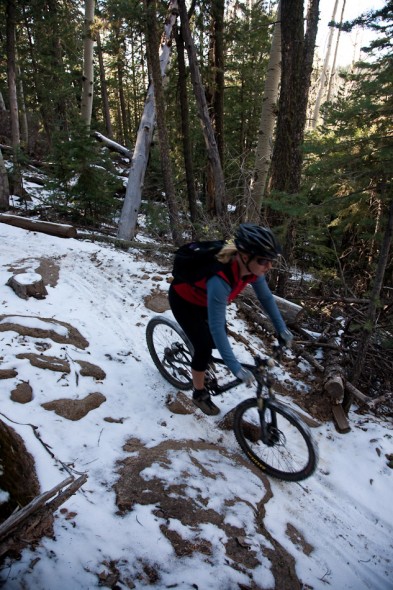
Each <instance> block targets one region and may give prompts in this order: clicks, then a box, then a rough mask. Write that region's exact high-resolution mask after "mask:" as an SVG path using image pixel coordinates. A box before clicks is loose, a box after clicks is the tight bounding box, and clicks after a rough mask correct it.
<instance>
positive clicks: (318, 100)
mask: <svg viewBox="0 0 393 590" xmlns="http://www.w3.org/2000/svg"><path fill="white" fill-rule="evenodd" d="M337 5H338V0H335V2H334V7H333V13H332V21H334V19H335V18H336V11H337ZM334 32H335V28H334V27H333V26H331V27H330V31H329V37H328V44H327V49H326V54H325V60H324V62H323V68H322V72H321V76H320V78H319V88H318V94H317V98H316V101H315V106H314V114H313V118H312V128H313V129H315V128H316V126H317V124H318V117H319V109H320V108H321V101H322V96H323V94H324V92H325V81H326V73H327V70H328V67H329V61H330V52H331V49H332V43H333V36H334Z"/></svg>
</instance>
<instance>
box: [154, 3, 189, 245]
mask: <svg viewBox="0 0 393 590" xmlns="http://www.w3.org/2000/svg"><path fill="white" fill-rule="evenodd" d="M146 7H147V19H146V20H147V28H146V39H147V53H148V59H149V63H150V69H151V76H152V81H153V92H154V100H155V110H156V124H157V130H158V140H159V143H160V158H161V170H162V175H163V179H164V189H165V199H166V202H167V205H168V213H169V225H170V228H171V234H172V238H173V241H174V243H175V244H176V245H180V242H181V228H180V226H179V211H178V207H177V203H176V195H175V186H174V182H173V173H172V163H171V158H170V153H169V151H170V150H169V138H168V131H167V126H166V115H165V103H164V93H163V87H162V74H161V71H160V62H159V54H158V43H157V39H158V36H157V27H156V18H157V17H156V0H146Z"/></svg>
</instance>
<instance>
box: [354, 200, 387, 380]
mask: <svg viewBox="0 0 393 590" xmlns="http://www.w3.org/2000/svg"><path fill="white" fill-rule="evenodd" d="M392 237H393V200H392V201H390V204H389V212H388V219H387V224H386V229H385V233H384V237H383V241H382V245H381V250H380V255H379V260H378V266H377V270H376V273H375V278H374V285H373V288H372V291H371V295H370V303H369V306H368V310H367V314H366V319H365V324H364V327H363V330H362V335H361V339H360V343H359V349H358V353H357V355H356V359H355V362H354V366H353V369H352V376H351V379H350V381H351V382H352V384H353V385H355V386H356V385H357V383H358V380H359V377H360V375H361V373H362V368H363V367H364V361H365V357H366V354H367V350H368V347H369V344H370V340H371V337H372V335H373V333H374V330H375V324H376V318H377V310H378V305H379V301H380V294H381V289H382V286H383V280H384V276H385V271H386V268H387V265H388V263H389V251H390V246H391V243H392Z"/></svg>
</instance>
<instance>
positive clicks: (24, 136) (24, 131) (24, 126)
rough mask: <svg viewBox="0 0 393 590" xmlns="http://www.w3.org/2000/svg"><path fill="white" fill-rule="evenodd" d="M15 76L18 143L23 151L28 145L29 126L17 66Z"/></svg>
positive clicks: (20, 75) (21, 81)
mask: <svg viewBox="0 0 393 590" xmlns="http://www.w3.org/2000/svg"><path fill="white" fill-rule="evenodd" d="M16 75H17V80H18V104H19V105H20V141H21V145H22V146H23V148H24V149H26V150H27V149H28V145H29V126H28V123H27V110H26V102H25V93H24V89H23V79H22V74H21V71H20V67H19V65H17V66H16Z"/></svg>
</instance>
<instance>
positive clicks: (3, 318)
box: [0, 315, 89, 349]
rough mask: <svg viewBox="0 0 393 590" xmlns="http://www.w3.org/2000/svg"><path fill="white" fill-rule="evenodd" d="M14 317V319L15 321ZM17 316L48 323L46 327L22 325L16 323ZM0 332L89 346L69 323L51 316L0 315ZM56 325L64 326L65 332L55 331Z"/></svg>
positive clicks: (79, 346) (83, 347)
mask: <svg viewBox="0 0 393 590" xmlns="http://www.w3.org/2000/svg"><path fill="white" fill-rule="evenodd" d="M15 318H16V321H15ZM18 318H21V320H23V319H26V318H28V319H29V320H34V319H37V320H39V321H40V322H43V323H44V324H47V325H48V328H47V329H46V327H45V328H44V327H42V328H39V327H30V326H23V325H22V324H19V323H18ZM0 322H1V323H0V332H6V331H9V330H11V331H13V332H17V334H20V335H21V336H31V337H32V338H41V339H45V338H50V339H51V340H53V341H54V342H59V343H61V344H71V345H74V346H76V347H77V348H82V349H85V348H87V347H88V346H89V343H88V341H87V340H86V338H84V337H83V336H82V334H81V333H80V332H79V331H78V330H77V329H76V328H74V327H73V326H71V324H68V323H67V322H61V321H60V320H53V319H51V318H41V317H36V318H34V317H32V316H22V315H12V316H11V315H0ZM56 325H58V326H61V327H63V328H66V331H67V333H66V334H60V333H59V332H57V331H56V329H55V327H56Z"/></svg>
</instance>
